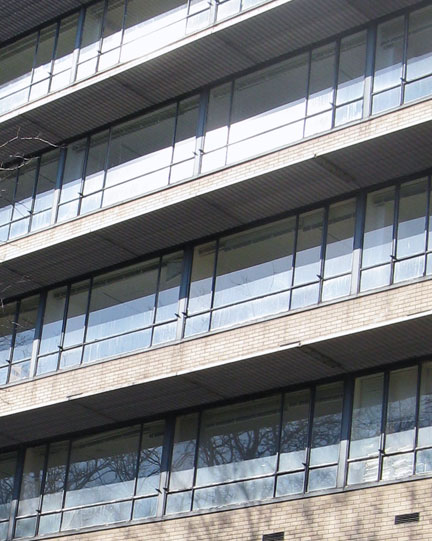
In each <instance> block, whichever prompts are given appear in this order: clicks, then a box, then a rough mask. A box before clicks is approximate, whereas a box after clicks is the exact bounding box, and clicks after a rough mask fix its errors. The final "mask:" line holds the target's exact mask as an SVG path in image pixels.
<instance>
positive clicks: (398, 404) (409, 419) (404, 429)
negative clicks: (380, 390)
mask: <svg viewBox="0 0 432 541" xmlns="http://www.w3.org/2000/svg"><path fill="white" fill-rule="evenodd" d="M416 394H417V367H412V368H405V369H403V370H394V371H393V372H391V374H390V386H389V397H388V407H387V424H386V443H385V450H386V452H389V453H390V452H393V451H402V450H405V449H411V448H412V447H413V445H414V432H415V410H416Z"/></svg>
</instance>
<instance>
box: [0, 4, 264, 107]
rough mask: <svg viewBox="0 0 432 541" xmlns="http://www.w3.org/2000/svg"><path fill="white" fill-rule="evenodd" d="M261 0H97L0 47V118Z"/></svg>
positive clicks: (159, 47)
mask: <svg viewBox="0 0 432 541" xmlns="http://www.w3.org/2000/svg"><path fill="white" fill-rule="evenodd" d="M265 1H266V0H224V1H221V2H215V3H213V2H208V1H207V0H146V1H145V2H143V0H102V1H99V2H96V3H93V4H91V5H89V6H87V7H86V8H83V9H82V10H81V12H79V13H75V14H73V15H70V16H68V17H63V18H61V19H60V20H58V21H57V22H56V23H53V24H51V25H49V26H46V27H43V28H41V29H40V30H39V31H37V32H34V33H32V34H30V35H29V36H26V37H24V38H22V39H19V40H18V41H14V42H13V43H11V44H10V45H6V46H4V47H1V48H0V114H2V113H6V112H8V111H11V110H13V109H16V108H18V107H20V106H21V105H24V104H25V103H27V102H28V101H32V100H35V99H38V98H41V97H43V96H45V95H47V94H49V93H50V92H55V91H58V90H61V89H62V88H65V87H67V86H69V85H70V84H72V83H73V82H74V81H76V80H81V79H85V78H88V77H91V76H92V75H94V74H95V73H97V72H100V71H103V70H106V69H109V68H111V67H112V66H115V65H117V64H119V63H124V62H128V61H130V60H134V59H136V58H138V57H141V56H145V55H147V54H149V53H151V52H153V51H157V50H158V49H161V48H162V47H164V46H166V45H169V44H170V43H174V42H175V41H177V40H180V39H181V38H183V37H185V36H186V35H188V34H190V33H192V32H197V31H199V30H202V29H203V28H206V27H207V26H209V25H211V24H213V23H214V22H217V21H220V20H222V19H224V18H226V17H230V16H233V15H236V14H237V13H239V12H241V11H243V10H245V9H249V8H251V7H254V6H255V5H258V4H261V3H263V2H265Z"/></svg>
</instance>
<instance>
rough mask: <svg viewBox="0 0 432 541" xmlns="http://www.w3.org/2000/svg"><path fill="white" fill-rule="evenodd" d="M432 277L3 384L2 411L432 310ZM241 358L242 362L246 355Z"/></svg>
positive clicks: (5, 413) (3, 413) (44, 403)
mask: <svg viewBox="0 0 432 541" xmlns="http://www.w3.org/2000/svg"><path fill="white" fill-rule="evenodd" d="M431 298H432V280H423V281H420V282H417V283H415V284H410V285H405V286H401V287H394V288H391V289H388V290H386V291H381V292H377V293H372V294H369V295H364V296H360V297H357V298H353V299H348V300H345V301H341V302H337V303H334V304H331V305H323V306H319V307H317V308H315V309H311V310H306V311H299V312H295V313H291V314H287V315H285V316H281V317H278V318H275V319H271V320H267V321H263V322H259V323H255V324H250V325H246V326H242V327H238V328H235V329H231V330H227V331H224V332H217V333H212V334H208V335H206V336H203V337H201V338H197V339H194V340H187V341H183V342H180V343H177V344H174V345H168V346H166V347H162V348H157V349H153V350H148V351H144V352H142V353H138V354H134V355H129V356H125V357H122V358H119V359H114V360H110V361H106V362H99V363H95V364H93V365H87V366H84V367H82V368H78V369H75V370H69V371H63V372H57V373H55V374H53V375H51V376H47V377H43V378H39V379H36V380H32V381H28V382H25V383H21V384H18V385H11V386H9V387H5V388H3V389H0V416H8V415H12V414H14V413H16V412H20V411H25V410H29V409H33V408H40V407H43V406H47V405H49V404H53V403H58V402H62V401H66V400H67V399H68V396H70V395H77V394H82V395H91V394H94V393H97V392H102V391H109V390H113V389H117V388H120V387H124V386H128V385H135V384H140V383H145V382H146V381H149V380H152V379H155V378H160V377H166V376H173V375H175V374H177V373H178V372H180V371H193V370H195V369H202V368H205V367H206V366H211V365H214V364H215V363H220V362H223V361H229V360H235V359H245V358H246V359H247V358H248V357H250V356H256V355H257V354H259V353H260V352H263V353H264V352H266V351H268V350H271V349H275V348H278V347H279V346H282V345H284V344H289V343H292V342H297V341H307V340H313V339H318V338H320V337H322V338H325V337H326V336H328V335H332V334H334V333H342V332H348V331H352V330H355V329H361V328H362V327H364V326H368V325H376V324H380V323H383V322H386V321H393V320H394V319H397V318H403V317H406V316H409V315H413V314H416V313H421V312H425V311H427V310H430V309H431V308H432V307H431V301H430V299H431ZM237 362H239V363H241V362H242V361H241V360H238V361H237Z"/></svg>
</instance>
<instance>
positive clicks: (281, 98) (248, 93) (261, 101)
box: [229, 55, 308, 146]
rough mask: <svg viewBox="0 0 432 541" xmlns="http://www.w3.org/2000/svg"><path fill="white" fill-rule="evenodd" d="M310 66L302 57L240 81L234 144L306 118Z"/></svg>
mask: <svg viewBox="0 0 432 541" xmlns="http://www.w3.org/2000/svg"><path fill="white" fill-rule="evenodd" d="M307 67H308V63H307V56H306V55H302V56H298V57H295V58H294V59H291V60H288V61H286V62H283V63H279V64H277V65H276V66H272V67H270V68H267V69H265V70H262V71H260V72H258V73H253V74H251V75H247V76H246V77H242V78H241V79H238V80H237V81H236V83H235V89H234V98H233V110H232V117H231V128H230V135H229V140H230V143H233V142H235V141H240V140H242V139H245V138H248V137H251V136H252V135H256V134H258V133H263V132H265V131H267V130H273V129H274V128H277V127H279V126H283V125H284V124H288V123H290V122H293V121H295V120H299V119H301V118H303V117H304V115H305V96H306V80H307ZM273 146H277V145H276V144H275V143H273Z"/></svg>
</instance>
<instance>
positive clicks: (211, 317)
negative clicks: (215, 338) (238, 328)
mask: <svg viewBox="0 0 432 541" xmlns="http://www.w3.org/2000/svg"><path fill="white" fill-rule="evenodd" d="M219 247H220V238H217V239H216V241H215V258H214V263H213V276H212V284H211V297H210V312H209V316H210V317H209V323H208V329H207V331H210V330H211V328H212V322H213V306H214V298H215V293H216V278H217V266H218V259H219Z"/></svg>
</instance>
